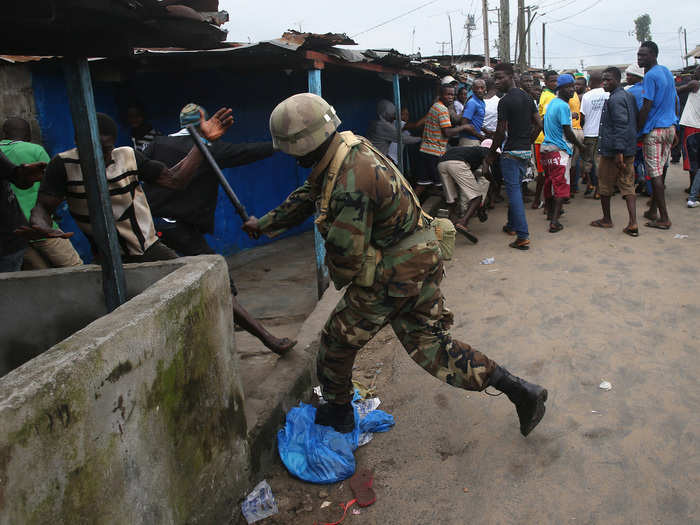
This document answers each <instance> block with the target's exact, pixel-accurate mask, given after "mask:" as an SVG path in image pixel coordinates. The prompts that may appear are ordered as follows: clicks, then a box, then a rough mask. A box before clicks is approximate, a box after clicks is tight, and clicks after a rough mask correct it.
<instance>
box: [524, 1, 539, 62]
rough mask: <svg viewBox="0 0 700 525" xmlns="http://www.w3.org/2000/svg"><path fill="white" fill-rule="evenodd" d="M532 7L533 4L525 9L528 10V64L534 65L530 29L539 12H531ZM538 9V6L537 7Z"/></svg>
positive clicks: (526, 30)
mask: <svg viewBox="0 0 700 525" xmlns="http://www.w3.org/2000/svg"><path fill="white" fill-rule="evenodd" d="M531 9H532V6H531V5H529V6H527V7H526V8H525V11H527V29H525V32H526V33H527V66H528V67H532V41H531V39H530V36H531V35H532V31H530V28H531V27H532V21H533V20H534V19H535V17H536V16H537V13H535V14H534V15H532V14H531V12H530V10H531ZM535 9H537V7H535Z"/></svg>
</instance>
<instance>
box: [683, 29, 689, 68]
mask: <svg viewBox="0 0 700 525" xmlns="http://www.w3.org/2000/svg"><path fill="white" fill-rule="evenodd" d="M683 40H684V41H685V55H684V58H685V67H688V32H687V31H686V29H685V27H684V28H683Z"/></svg>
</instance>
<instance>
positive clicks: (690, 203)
mask: <svg viewBox="0 0 700 525" xmlns="http://www.w3.org/2000/svg"><path fill="white" fill-rule="evenodd" d="M698 206H700V201H688V208H697V207H698Z"/></svg>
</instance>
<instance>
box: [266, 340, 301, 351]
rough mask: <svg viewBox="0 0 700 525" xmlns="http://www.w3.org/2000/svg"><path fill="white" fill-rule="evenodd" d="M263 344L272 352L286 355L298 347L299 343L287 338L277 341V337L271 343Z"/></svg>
mask: <svg viewBox="0 0 700 525" xmlns="http://www.w3.org/2000/svg"><path fill="white" fill-rule="evenodd" d="M263 344H264V345H265V346H266V347H268V348H269V349H270V350H272V351H273V352H274V353H275V354H277V355H285V354H286V353H287V352H289V351H290V350H291V349H292V348H294V345H296V344H297V342H296V341H293V340H291V339H289V338H287V337H283V338H282V339H277V338H276V337H275V338H273V339H272V340H270V341H263Z"/></svg>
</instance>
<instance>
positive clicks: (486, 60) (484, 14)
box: [481, 0, 491, 66]
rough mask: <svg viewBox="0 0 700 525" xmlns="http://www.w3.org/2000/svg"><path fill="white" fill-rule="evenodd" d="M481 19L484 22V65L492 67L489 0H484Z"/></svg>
mask: <svg viewBox="0 0 700 525" xmlns="http://www.w3.org/2000/svg"><path fill="white" fill-rule="evenodd" d="M481 9H482V10H481V18H482V19H483V22H484V65H485V66H490V65H491V58H490V53H489V3H488V1H487V0H483V2H482V5H481Z"/></svg>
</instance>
